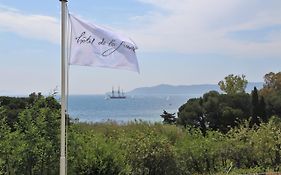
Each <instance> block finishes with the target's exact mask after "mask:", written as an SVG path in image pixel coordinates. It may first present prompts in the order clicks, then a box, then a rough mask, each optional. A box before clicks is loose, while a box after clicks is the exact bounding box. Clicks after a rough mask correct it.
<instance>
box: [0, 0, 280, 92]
mask: <svg viewBox="0 0 281 175" xmlns="http://www.w3.org/2000/svg"><path fill="white" fill-rule="evenodd" d="M280 7H281V1H280V0H267V1H264V0H247V1H245V0H227V1H226V0H118V1H115V0H108V1H97V0H83V1H82V0H79V1H78V0H69V2H68V9H69V11H70V12H71V13H72V14H75V15H76V16H79V18H82V19H83V20H86V21H90V22H92V23H94V24H98V25H101V26H105V27H109V28H111V29H114V30H116V31H118V32H120V33H123V34H124V35H126V36H129V37H130V38H132V39H133V40H134V42H135V43H136V44H137V46H138V50H137V57H138V62H139V67H140V74H138V73H134V72H131V71H126V70H116V69H105V68H98V67H84V66H71V67H70V75H69V77H70V79H69V93H70V94H104V93H106V92H109V91H111V88H112V87H113V86H114V87H115V88H117V87H118V86H120V87H121V88H122V89H124V91H130V90H132V89H134V88H138V87H147V86H155V85H159V84H170V85H194V84H217V83H218V82H219V81H220V80H223V79H224V77H225V76H227V75H229V74H235V75H242V74H244V75H246V79H247V80H248V81H250V82H263V76H264V75H265V74H266V73H269V72H279V71H280V67H281V10H280ZM60 13H61V12H60V1H59V0H48V1H43V0H25V1H23V0H12V1H11V0H0V53H1V54H0V62H1V64H0V82H1V83H0V95H15V94H16V95H27V94H30V93H32V92H42V93H43V94H49V93H52V91H53V90H54V89H56V88H57V89H58V91H60V77H61V76H60V60H61V59H60Z"/></svg>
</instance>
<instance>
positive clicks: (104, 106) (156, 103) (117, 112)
mask: <svg viewBox="0 0 281 175" xmlns="http://www.w3.org/2000/svg"><path fill="white" fill-rule="evenodd" d="M191 97H194V96H192V95H166V96H165V95H153V96H133V97H131V96H128V97H127V98H126V99H105V96H103V95H73V96H70V97H69V102H68V106H69V114H70V117H72V118H79V121H87V122H105V121H108V120H113V121H117V122H128V121H133V120H135V119H136V120H143V121H149V122H160V121H162V120H163V119H162V118H161V117H160V114H162V113H163V110H164V109H165V110H166V111H167V112H170V113H177V112H178V108H179V107H180V106H181V105H182V104H184V103H185V102H186V101H187V100H188V99H189V98H191Z"/></svg>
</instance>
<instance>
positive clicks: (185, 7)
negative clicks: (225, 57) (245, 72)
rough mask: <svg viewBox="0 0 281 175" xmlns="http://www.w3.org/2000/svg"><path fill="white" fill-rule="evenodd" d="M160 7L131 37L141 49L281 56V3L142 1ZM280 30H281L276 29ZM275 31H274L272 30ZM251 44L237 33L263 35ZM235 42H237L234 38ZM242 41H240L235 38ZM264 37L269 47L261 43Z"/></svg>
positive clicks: (144, 18) (142, 18)
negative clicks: (258, 33)
mask: <svg viewBox="0 0 281 175" xmlns="http://www.w3.org/2000/svg"><path fill="white" fill-rule="evenodd" d="M139 1H140V2H142V3H146V4H151V5H153V6H155V10H154V11H153V12H148V13H147V14H145V15H143V16H138V17H136V18H134V22H135V23H141V24H138V28H137V29H134V30H132V31H129V33H130V34H131V36H132V38H134V39H135V40H136V42H137V43H138V45H139V46H140V48H143V49H145V50H150V51H155V50H159V51H163V50H168V51H169V50H170V51H176V52H181V53H223V54H236V55H252V56H256V55H261V54H264V55H275V56H276V55H280V54H281V49H280V47H281V41H280V40H278V39H276V38H280V32H281V30H280V27H278V26H281V11H280V9H279V8H280V6H281V1H275V0H269V1H267V2H264V1H262V0H248V1H244V0H227V1H225V0H139ZM274 26H277V27H276V30H272V27H274ZM267 28H270V30H267ZM261 30H263V32H261V33H260V34H262V36H259V35H257V36H255V35H254V34H251V36H252V38H251V37H248V38H247V40H241V39H238V38H241V37H242V36H238V35H237V36H236V35H232V37H229V36H230V35H231V34H233V33H237V34H239V33H243V34H245V32H250V33H251V32H255V31H261ZM233 36H234V37H233ZM235 37H237V38H235ZM255 37H261V38H262V40H263V41H264V42H260V39H258V38H255Z"/></svg>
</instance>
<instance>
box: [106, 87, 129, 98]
mask: <svg viewBox="0 0 281 175" xmlns="http://www.w3.org/2000/svg"><path fill="white" fill-rule="evenodd" d="M109 98H111V99H124V98H126V96H125V95H124V92H123V90H122V92H121V91H120V87H118V90H117V92H115V91H114V88H113V87H112V91H111V95H110V96H109Z"/></svg>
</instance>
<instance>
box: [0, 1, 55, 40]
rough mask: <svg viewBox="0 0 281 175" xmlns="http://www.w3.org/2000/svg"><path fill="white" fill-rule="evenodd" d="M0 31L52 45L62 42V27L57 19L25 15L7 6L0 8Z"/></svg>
mask: <svg viewBox="0 0 281 175" xmlns="http://www.w3.org/2000/svg"><path fill="white" fill-rule="evenodd" d="M0 30H2V31H8V32H14V33H17V34H18V35H20V36H23V37H27V38H33V39H40V40H46V41H49V42H52V43H59V41H60V40H59V37H60V32H59V31H60V25H59V21H58V20H57V19H56V18H54V17H50V16H43V15H29V14H24V13H22V12H20V11H19V10H17V9H13V8H9V7H6V6H0Z"/></svg>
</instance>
